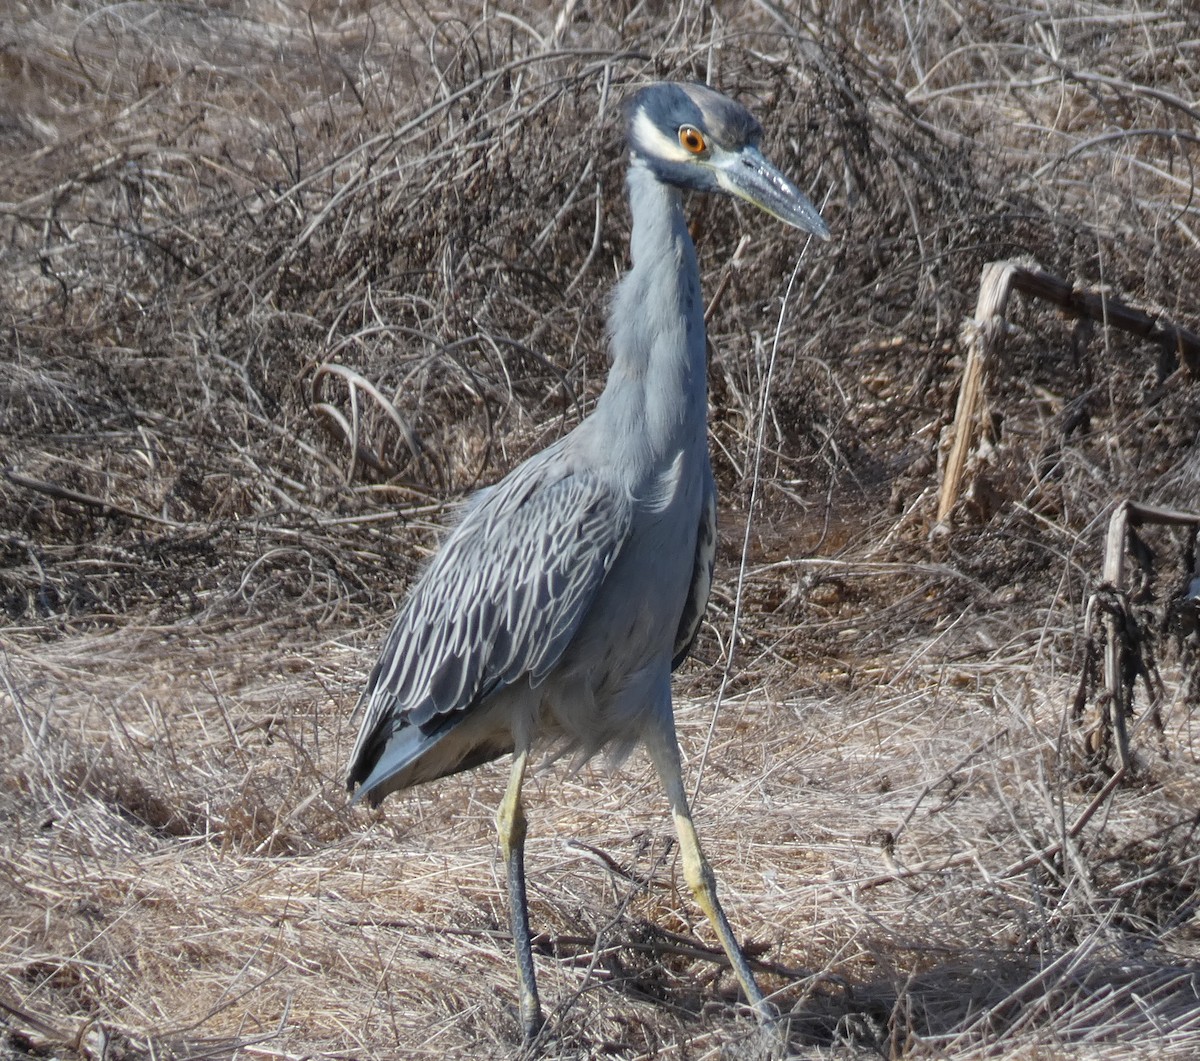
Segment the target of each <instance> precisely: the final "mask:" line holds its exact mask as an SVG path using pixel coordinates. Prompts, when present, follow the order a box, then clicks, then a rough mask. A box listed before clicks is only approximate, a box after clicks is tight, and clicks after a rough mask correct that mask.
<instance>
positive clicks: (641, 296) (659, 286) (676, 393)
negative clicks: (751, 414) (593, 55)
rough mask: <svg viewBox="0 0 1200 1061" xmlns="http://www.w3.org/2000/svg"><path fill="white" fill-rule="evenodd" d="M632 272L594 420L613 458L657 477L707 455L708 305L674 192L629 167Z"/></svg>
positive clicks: (616, 304)
mask: <svg viewBox="0 0 1200 1061" xmlns="http://www.w3.org/2000/svg"><path fill="white" fill-rule="evenodd" d="M628 184H629V204H630V210H631V212H632V214H633V234H632V238H631V248H630V250H631V254H632V257H633V268H632V269H630V271H629V272H628V273H626V274H625V276H624V278H623V279H622V280H621V282H620V284H619V285H618V286H617V290H616V292H615V294H614V296H613V301H612V307H611V309H610V311H609V332H610V336H611V349H612V368H611V369H610V370H609V375H608V384H607V386H606V387H605V388H604V393H603V394H602V395H601V396H600V400H599V402H598V403H597V405H596V410H595V412H594V413H593V416H592V419H593V420H595V421H597V423H596V425H595V428H596V430H597V431H598V432H599V438H602V439H603V440H604V444H605V445H606V446H611V447H612V449H611V451H610V452H611V456H612V459H613V461H621V462H629V464H628V465H627V466H630V465H631V466H632V467H633V469H634V470H636V471H638V472H640V473H641V474H643V475H645V474H654V473H656V472H658V471H659V470H661V469H662V467H663V464H664V462H666V463H670V462H671V461H673V460H674V459H675V457H676V456H678V454H679V453H680V451H681V450H689V451H692V453H693V454H695V453H697V452H699V453H701V454H703V453H705V452H707V450H706V447H707V444H708V443H707V437H706V426H705V425H706V418H707V412H708V394H707V380H706V351H705V342H704V304H703V300H702V298H701V295H700V270H699V268H698V266H697V264H696V250H695V247H693V245H692V238H691V236H690V235H688V230H687V225H686V223H685V222H684V217H683V203H682V200H681V197H680V193H679V191H678V189H676V188H674V187H671V186H670V185H666V184H663V183H661V182H660V181H658V180H657V179H656V178H655V177H654V175H653V174H652V173H651V172H650V170H649V169H648V168H647V167H646V166H645V164H644V163H642V162H641V161H639V160H638V159H637V158H636V156H635V157H634V158H633V160H632V162H631V164H630V168H629V178H628Z"/></svg>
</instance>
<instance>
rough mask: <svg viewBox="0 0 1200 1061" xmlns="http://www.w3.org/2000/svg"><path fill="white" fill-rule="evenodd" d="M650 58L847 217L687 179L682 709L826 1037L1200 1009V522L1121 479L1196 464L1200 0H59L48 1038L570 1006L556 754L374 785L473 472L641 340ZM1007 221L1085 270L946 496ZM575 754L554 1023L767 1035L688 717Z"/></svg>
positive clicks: (40, 805)
mask: <svg viewBox="0 0 1200 1061" xmlns="http://www.w3.org/2000/svg"><path fill="white" fill-rule="evenodd" d="M660 78H678V79H683V78H694V79H701V80H710V81H711V82H712V83H713V84H715V85H717V86H719V87H721V88H722V89H723V90H724V91H726V92H728V93H730V94H731V95H734V96H736V97H737V98H739V99H740V100H742V101H743V102H745V103H746V104H747V106H749V107H750V108H751V109H752V110H753V111H754V112H755V114H756V115H757V116H758V117H759V118H760V119H761V121H762V123H763V125H764V128H765V130H766V133H765V139H764V145H763V146H764V151H765V153H766V154H767V155H768V156H769V157H771V158H772V159H773V160H774V161H776V162H777V163H778V164H779V165H780V166H781V168H782V169H784V170H785V171H786V172H788V173H789V174H791V175H793V176H794V177H795V178H796V179H797V181H798V182H799V183H800V184H801V185H802V186H803V187H804V188H805V189H806V190H807V191H808V192H809V193H810V194H811V196H812V197H813V199H814V201H816V202H817V203H818V204H820V205H821V207H822V211H823V213H824V215H825V217H826V219H827V220H828V222H829V224H830V227H831V229H832V230H833V233H834V236H833V240H832V242H831V243H830V244H828V245H821V246H818V245H816V244H813V245H811V246H806V245H805V243H804V242H803V240H801V239H799V238H797V237H796V236H795V235H793V234H789V233H788V232H787V231H786V230H783V229H782V228H781V226H779V225H778V224H777V223H775V222H773V221H772V220H771V219H769V218H767V217H765V216H761V215H757V214H754V213H752V212H751V211H750V210H743V209H740V208H738V207H737V206H735V205H734V204H732V203H730V202H728V201H721V200H716V199H709V200H704V201H700V200H699V199H695V200H692V201H690V202H689V204H688V205H689V213H690V215H691V216H692V218H693V229H694V233H695V236H696V240H697V245H698V250H699V254H700V260H701V270H702V273H703V277H704V283H705V289H706V294H707V295H708V297H709V298H710V299H712V302H713V304H712V307H711V320H710V325H709V335H710V339H711V346H712V354H711V363H710V376H709V384H710V393H711V410H710V420H711V435H712V452H713V458H714V465H715V467H716V471H717V476H718V481H719V487H720V492H721V510H720V525H721V531H720V533H721V553H720V560H719V563H718V569H717V578H716V585H715V587H714V593H713V600H712V604H711V606H710V609H709V613H708V617H707V621H706V623H705V627H704V629H703V631H702V634H701V638H700V641H699V643H698V645H697V648H696V651H695V653H694V657H693V659H692V660H691V661H690V662H689V663H687V664H686V665H685V666H684V667H683V668H682V669H681V670H680V672H679V673H678V674H677V675H676V683H675V689H676V697H677V718H678V726H679V731H680V739H681V743H682V745H683V751H684V760H685V774H686V777H687V779H688V783H689V786H695V788H696V790H697V792H698V796H697V800H696V817H697V824H698V827H699V830H700V835H701V839H702V841H703V842H704V844H705V848H706V851H707V853H708V855H709V857H710V859H711V861H712V863H713V865H714V868H715V870H716V873H717V877H718V879H719V881H720V887H721V894H722V897H723V900H724V902H725V905H726V909H727V912H728V913H729V915H730V918H731V920H732V922H733V924H734V926H735V929H736V931H737V932H738V933H739V935H740V936H741V937H742V938H743V939H744V940H745V941H746V944H747V948H748V950H749V952H750V953H751V954H752V955H753V958H754V961H755V963H756V967H757V970H758V975H759V976H760V979H761V982H762V984H763V985H764V987H765V988H766V989H768V990H769V991H770V992H771V993H772V997H773V999H774V1001H775V1004H776V1005H777V1007H778V1008H779V1010H780V1011H781V1013H782V1014H784V1015H785V1016H786V1017H787V1018H788V1019H787V1021H786V1022H785V1023H784V1025H782V1026H783V1027H784V1028H785V1034H786V1036H787V1041H788V1044H789V1048H790V1051H791V1053H792V1054H793V1055H794V1056H797V1057H803V1058H818V1057H819V1058H826V1057H828V1058H847V1059H849V1058H872V1057H885V1058H900V1057H926V1056H929V1057H944V1058H982V1057H992V1056H1003V1057H1013V1058H1028V1059H1034V1058H1037V1059H1047V1058H1054V1059H1057V1058H1066V1057H1070V1058H1089V1059H1090V1058H1103V1059H1108V1058H1112V1059H1118V1058H1121V1059H1123V1058H1137V1057H1147V1058H1149V1057H1154V1058H1161V1057H1178V1058H1193V1057H1196V1056H1200V899H1198V891H1197V889H1198V882H1200V855H1198V854H1197V853H1196V852H1197V848H1198V844H1197V836H1196V834H1197V830H1198V828H1200V735H1198V734H1197V732H1196V726H1197V721H1196V720H1197V707H1198V704H1200V668H1198V667H1197V650H1198V648H1200V604H1198V603H1197V600H1196V598H1195V596H1194V593H1195V590H1194V587H1192V586H1191V579H1192V578H1193V577H1194V575H1196V574H1197V573H1200V569H1198V568H1197V566H1196V562H1197V552H1196V549H1197V542H1196V533H1195V526H1194V525H1189V524H1187V523H1183V524H1180V525H1177V526H1167V527H1163V526H1157V525H1151V524H1148V523H1141V524H1139V525H1137V526H1135V527H1134V528H1133V533H1132V534H1131V536H1130V537H1129V538H1128V539H1127V540H1125V542H1124V548H1123V549H1122V550H1119V551H1118V555H1121V556H1123V557H1124V558H1125V563H1126V573H1125V579H1124V581H1123V582H1122V584H1121V585H1117V586H1113V585H1109V584H1108V583H1106V576H1105V573H1104V552H1105V534H1106V529H1107V527H1108V524H1109V520H1110V516H1111V515H1112V513H1113V512H1114V511H1115V510H1116V508H1117V506H1118V504H1120V503H1121V502H1123V501H1126V500H1132V501H1135V502H1140V503H1143V504H1146V505H1153V506H1158V507H1159V508H1164V509H1169V510H1173V511H1179V512H1182V513H1185V514H1186V513H1196V512H1198V511H1200V389H1198V382H1197V362H1196V360H1194V358H1193V355H1192V353H1191V352H1190V351H1191V347H1190V346H1189V345H1188V344H1189V343H1190V342H1192V341H1193V339H1194V335H1195V333H1196V332H1198V331H1200V237H1198V235H1197V233H1198V232H1200V204H1198V203H1197V201H1196V190H1197V185H1196V173H1197V172H1198V171H1200V109H1198V108H1197V105H1196V103H1195V101H1196V100H1197V99H1200V17H1198V16H1197V15H1196V13H1195V11H1194V10H1193V9H1192V6H1191V5H1189V4H1186V3H1183V2H1178V3H1170V2H1162V3H1156V4H1150V5H1146V4H1140V5H1137V6H1130V5H1126V4H1122V3H1115V2H1114V3H1111V4H1105V3H1095V2H1087V3H1084V2H1068V0H1046V2H1043V3H1038V4H1034V3H1029V2H1027V3H1025V4H1018V5H1015V6H1012V5H1010V6H1007V7H998V6H996V5H994V4H990V3H974V2H967V3H961V4H943V5H931V4H925V3H920V2H908V0H897V2H893V3H888V4H860V3H855V2H852V0H835V2H834V3H832V4H824V3H822V4H817V3H804V2H802V3H799V4H786V5H785V4H780V5H775V4H772V3H768V2H765V0H756V2H751V0H746V2H731V3H728V4H726V3H720V4H718V3H698V2H695V3H693V2H683V3H678V4H674V5H667V4H647V3H636V4H635V3H632V2H625V3H620V4H617V5H615V6H614V5H603V4H599V3H593V2H589V0H565V2H560V3H556V4H533V5H528V4H511V5H504V4H501V5H496V4H493V3H472V2H463V0H452V2H451V3H448V4H446V5H444V6H442V7H433V6H429V5H421V4H409V3H406V2H402V0H391V2H389V0H381V2H376V3H372V2H369V0H356V2H341V0H338V2H335V0H316V2H315V3H309V4H304V5H301V4H298V3H290V2H287V0H281V2H274V3H267V2H262V0H229V2H224V3H211V4H175V3H157V2H156V3H151V2H127V3H101V2H98V0H64V2H51V0H14V2H13V3H10V4H8V5H7V6H6V7H5V8H4V10H3V12H0V224H2V225H3V238H2V239H0V311H2V322H3V328H2V329H0V605H2V608H0V624H2V625H0V758H2V761H3V766H0V823H2V824H0V1058H3V1059H22V1061H24V1059H31V1058H64V1059H76V1058H87V1059H89V1061H98V1059H108V1061H135V1059H136V1061H142V1059H145V1061H149V1059H151V1058H172V1059H184V1058H188V1059H198V1058H204V1057H212V1058H233V1057H239V1058H289V1059H291V1058H296V1059H298V1058H316V1057H321V1058H375V1057H379V1058H395V1057H402V1058H422V1057H438V1058H445V1057H453V1058H459V1057H461V1058H477V1057H493V1056H498V1057H508V1056H518V1055H519V1054H520V1053H521V1045H520V1029H519V1022H518V1019H517V1015H516V988H515V978H514V966H513V960H512V943H511V939H510V938H509V935H508V927H507V926H508V915H507V907H506V902H505V898H504V887H503V868H502V865H501V864H500V862H499V858H498V854H497V850H496V844H495V834H494V827H493V814H494V811H495V807H496V805H497V802H498V800H499V798H500V795H501V794H502V792H503V788H504V783H505V780H506V771H507V764H506V763H505V762H504V761H501V762H498V763H495V764H492V765H490V766H487V767H484V768H480V769H478V770H475V771H472V772H471V773H468V774H465V775H460V776H457V777H453V778H449V779H446V780H444V781H441V782H438V783H436V784H434V785H430V786H426V787H424V788H421V789H418V790H415V791H413V792H412V793H411V795H407V796H404V797H401V798H393V799H390V800H388V801H387V802H386V803H385V804H384V805H383V807H381V808H380V809H379V810H377V811H369V810H365V809H362V808H351V807H350V806H349V805H348V801H347V797H346V793H345V788H344V783H343V773H344V769H345V765H346V758H347V755H348V753H349V749H350V746H351V744H352V742H353V738H354V735H355V731H356V726H355V722H354V720H353V719H352V718H351V714H352V709H353V707H354V704H355V701H356V699H357V696H358V692H359V690H360V689H361V687H362V684H363V682H364V680H365V678H366V675H367V673H368V671H369V669H370V667H371V664H372V663H373V661H374V659H375V654H376V652H377V651H378V647H379V644H380V641H381V639H382V637H383V635H384V633H385V632H386V629H387V625H388V623H389V621H390V619H391V617H392V616H393V615H394V613H395V608H396V605H397V603H398V601H399V600H400V599H401V598H402V596H403V593H404V590H405V588H406V586H407V585H408V584H409V583H410V582H411V580H412V578H413V575H414V573H415V572H416V571H418V570H419V568H420V565H421V564H422V562H423V561H424V559H425V558H427V557H428V556H429V555H430V552H431V550H432V549H433V548H434V547H435V545H436V543H437V540H438V531H439V528H440V527H443V526H444V525H445V524H446V522H447V521H448V520H450V519H452V518H453V513H454V510H455V506H456V505H457V504H458V503H460V502H461V501H462V499H463V498H464V497H466V496H467V495H468V494H469V493H470V491H471V490H472V489H474V488H476V487H478V486H480V485H484V484H486V483H488V482H492V481H494V480H495V479H497V478H498V477H499V476H501V475H502V474H503V473H504V472H505V471H506V470H508V469H509V468H511V467H513V466H514V465H515V464H516V463H517V462H518V461H519V460H521V459H522V458H523V457H524V456H527V455H528V454H530V453H532V452H535V451H536V450H537V449H539V448H540V447H541V446H543V445H545V444H546V443H547V442H549V441H551V440H553V439H555V438H557V437H559V436H560V435H561V434H562V433H563V432H565V431H567V430H569V429H570V428H571V427H572V426H573V425H574V424H576V423H578V421H579V419H580V417H581V416H583V415H585V414H586V412H587V410H588V409H589V408H590V406H591V404H592V403H593V402H594V400H595V398H596V396H597V395H598V393H599V392H600V389H601V388H602V386H603V382H604V373H605V367H606V356H607V354H606V347H605V311H606V306H607V298H608V293H609V292H610V291H611V289H612V286H613V283H614V281H615V279H616V278H617V276H618V275H619V274H620V271H621V270H622V269H623V268H624V267H625V266H626V261H627V246H628V224H629V222H628V215H627V211H626V209H625V204H624V200H623V174H624V159H623V156H622V150H621V137H620V120H619V103H620V101H621V100H622V99H623V98H624V97H625V96H626V95H627V94H628V93H629V92H630V91H632V90H633V89H634V88H635V87H636V86H638V85H640V84H643V83H644V82H646V81H649V80H654V79H660ZM1004 260H1013V261H1019V262H1021V263H1023V264H1025V265H1026V266H1028V267H1030V268H1033V267H1036V268H1038V269H1040V270H1044V271H1045V272H1047V273H1048V274H1051V275H1053V276H1056V277H1058V278H1060V279H1062V280H1063V281H1065V282H1066V284H1067V285H1073V287H1074V292H1075V294H1074V295H1073V296H1072V299H1073V301H1072V302H1071V306H1072V308H1071V309H1070V310H1064V309H1063V308H1062V307H1061V306H1057V305H1052V304H1050V303H1048V302H1046V301H1044V300H1039V299H1037V298H1032V297H1026V296H1023V295H1019V294H1016V295H1013V296H1012V298H1011V299H1010V301H1009V304H1008V307H1007V311H1006V313H1005V324H1004V327H1003V328H1002V329H1001V330H1002V332H1003V345H1002V349H1001V350H1000V351H998V353H997V354H996V356H995V357H994V358H993V361H992V363H991V365H990V368H989V371H988V373H987V375H986V377H985V380H984V403H983V406H982V408H981V411H980V412H979V414H978V416H977V417H976V418H975V421H974V423H975V428H976V434H975V436H974V440H973V443H972V445H971V447H970V451H969V457H968V461H967V467H966V473H965V476H964V479H963V484H962V491H961V493H960V495H959V496H958V499H957V501H956V503H955V504H954V506H953V509H952V511H951V513H950V516H949V517H948V518H946V519H942V520H939V518H938V512H937V508H938V499H939V491H940V490H941V489H942V485H943V478H944V472H945V467H946V462H947V453H948V450H949V447H950V443H951V438H952V434H953V421H954V417H955V411H956V405H957V402H958V396H959V387H960V381H961V379H962V375H963V369H964V364H965V363H966V358H967V352H968V349H969V343H970V341H971V338H972V336H973V335H975V334H977V331H978V329H977V328H976V327H975V326H973V325H971V324H970V323H969V322H970V321H971V320H972V317H973V314H974V313H975V312H976V309H975V307H976V298H977V295H978V291H979V283H980V276H981V272H982V270H983V268H984V266H985V265H986V263H988V262H992V261H1004ZM1114 299H1115V300H1119V301H1120V302H1121V304H1123V305H1125V306H1128V307H1130V308H1132V309H1134V310H1136V311H1138V312H1140V313H1142V314H1144V315H1145V319H1146V320H1148V321H1149V324H1147V326H1146V327H1145V328H1143V329H1142V330H1141V331H1140V332H1139V333H1137V334H1134V333H1130V332H1129V331H1127V330H1124V329H1122V328H1121V327H1118V326H1117V322H1116V317H1115V313H1116V310H1115V308H1114V307H1115V306H1116V303H1115V302H1110V301H1108V300H1114ZM1180 329H1182V331H1181V330H1180ZM1189 365H1190V367H1189ZM1135 523H1136V521H1135ZM1189 593H1192V594H1193V595H1192V596H1189ZM1110 627H1111V628H1112V629H1113V630H1114V631H1115V633H1114V634H1113V638H1114V643H1115V644H1118V645H1119V646H1120V647H1121V650H1122V652H1123V653H1124V655H1123V669H1122V670H1121V671H1120V673H1119V675H1118V679H1117V685H1118V699H1122V698H1124V699H1126V700H1128V702H1129V706H1130V709H1131V710H1130V714H1129V716H1128V718H1127V719H1126V720H1125V721H1126V722H1127V727H1128V731H1129V738H1128V740H1129V755H1128V761H1127V762H1124V763H1123V762H1122V760H1121V755H1120V748H1119V747H1118V746H1117V744H1116V742H1115V740H1114V737H1113V734H1112V732H1111V730H1110V728H1107V727H1106V726H1105V724H1104V720H1105V719H1106V718H1111V717H1112V716H1113V715H1114V713H1119V712H1118V711H1117V708H1118V707H1119V705H1114V701H1113V699H1112V695H1111V693H1110V691H1109V690H1108V689H1107V688H1106V686H1105V683H1104V680H1103V666H1102V664H1103V653H1104V648H1105V643H1106V641H1105V639H1106V636H1107V632H1108V629H1109V628H1110ZM1122 717H1123V716H1122ZM527 796H528V799H527V807H528V811H529V814H530V839H529V844H528V852H527V860H528V869H529V886H530V901H531V910H532V921H533V928H534V932H535V933H536V935H537V938H536V940H535V948H536V951H537V971H538V976H539V984H540V987H541V989H542V994H543V1002H544V1004H545V1005H546V1008H547V1011H548V1017H549V1029H548V1032H547V1036H546V1038H545V1040H544V1042H542V1043H541V1044H540V1047H541V1051H542V1056H545V1057H549V1058H559V1057H561V1058H584V1057H601V1056H602V1057H614V1058H628V1059H633V1058H650V1057H663V1058H689V1059H692V1058H715V1057H753V1056H761V1055H762V1053H763V1043H762V1040H761V1036H760V1033H759V1032H758V1030H757V1029H756V1027H755V1025H754V1023H753V1021H752V1020H751V1019H750V1018H749V1017H748V1016H747V1015H746V1013H745V1012H744V1011H743V1010H742V1009H741V1008H740V1007H739V1005H738V995H737V988H736V984H735V982H734V981H733V980H732V978H731V976H730V975H729V973H728V970H727V968H726V967H725V964H724V959H723V957H722V955H721V952H720V949H719V947H717V946H715V944H714V940H713V937H712V935H711V933H710V931H709V927H708V925H707V924H706V923H705V922H704V920H703V917H702V916H701V915H700V913H699V911H698V910H697V909H696V908H695V907H694V905H693V904H692V902H691V899H690V897H689V896H688V894H687V888H686V885H685V884H684V883H683V880H682V876H681V869H680V866H679V864H678V860H677V857H676V850H675V846H674V841H673V830H672V827H671V823H670V821H669V817H668V815H667V814H666V807H665V800H664V798H663V796H662V793H661V791H660V789H659V787H658V784H657V782H656V780H655V778H654V776H653V771H652V770H651V768H650V766H649V763H648V761H647V760H646V759H645V757H644V756H643V755H642V754H641V753H635V754H634V755H633V756H632V757H631V758H630V759H629V760H628V761H626V762H625V763H623V764H619V765H617V764H610V763H607V762H605V761H603V760H596V761H593V762H591V763H589V764H587V765H585V766H583V767H582V768H581V769H579V770H577V771H572V769H571V768H570V764H568V763H564V762H559V763H554V764H549V765H546V766H545V767H544V768H542V769H540V770H539V771H538V772H536V773H535V774H534V776H533V777H532V778H530V780H529V781H528V783H527Z"/></svg>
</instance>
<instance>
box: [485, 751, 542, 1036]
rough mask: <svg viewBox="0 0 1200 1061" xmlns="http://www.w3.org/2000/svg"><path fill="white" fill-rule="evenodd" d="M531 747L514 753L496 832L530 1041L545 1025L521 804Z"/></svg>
mask: <svg viewBox="0 0 1200 1061" xmlns="http://www.w3.org/2000/svg"><path fill="white" fill-rule="evenodd" d="M528 761H529V749H527V748H523V749H520V750H518V751H517V753H516V754H515V755H514V756H513V765H512V773H511V774H509V777H508V788H507V790H506V791H505V793H504V800H503V801H502V802H501V804H500V807H499V809H498V810H497V811H496V831H497V832H498V833H499V834H500V850H501V852H502V853H503V855H504V864H505V869H506V870H507V877H508V908H509V917H510V918H511V921H512V936H513V945H514V946H515V948H516V951H517V988H518V990H519V992H520V1005H521V1028H522V1030H523V1032H524V1035H525V1041H526V1043H529V1042H531V1041H532V1040H533V1039H534V1038H535V1037H536V1036H537V1033H538V1031H539V1030H540V1029H541V1027H542V1007H541V1003H540V1002H539V1001H538V993H537V980H536V979H535V976H534V969H533V946H532V943H531V937H530V934H529V903H528V901H527V899H526V895H525V829H526V821H525V808H524V807H523V806H522V805H521V783H522V782H523V781H524V780H525V767H526V765H527V764H528Z"/></svg>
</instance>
